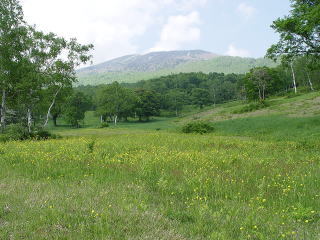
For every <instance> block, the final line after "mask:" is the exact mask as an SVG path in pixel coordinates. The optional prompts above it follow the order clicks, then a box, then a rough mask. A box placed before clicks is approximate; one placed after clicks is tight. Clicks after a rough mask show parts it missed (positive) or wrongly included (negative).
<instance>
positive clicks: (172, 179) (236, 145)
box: [0, 130, 320, 240]
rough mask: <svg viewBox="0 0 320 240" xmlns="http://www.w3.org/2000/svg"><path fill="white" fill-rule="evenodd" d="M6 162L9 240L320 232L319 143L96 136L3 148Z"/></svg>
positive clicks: (1, 207)
mask: <svg viewBox="0 0 320 240" xmlns="http://www.w3.org/2000/svg"><path fill="white" fill-rule="evenodd" d="M80 131H81V130H80ZM97 131H99V130H97ZM100 131H101V132H103V131H104V130H100ZM0 166H1V171H0V239H119V240H120V239H222V240H224V239H225V240H229V239H270V240H274V239H319V238H320V227H319V226H320V224H319V223H320V222H319V220H320V195H319V189H320V178H319V176H320V145H319V143H313V144H309V145H308V144H307V145H306V144H302V143H301V142H299V141H281V142H275V141H269V140H268V141H261V140H257V139H256V140H255V139H249V138H243V137H218V136H214V135H206V136H204V135H203V136H202V135H184V134H176V133H163V132H157V133H156V132H154V133H140V134H114V135H101V136H97V135H96V136H94V137H92V136H87V137H74V138H66V139H61V140H49V141H43V142H41V141H40V142H31V141H30V142H9V143H6V144H2V145H0Z"/></svg>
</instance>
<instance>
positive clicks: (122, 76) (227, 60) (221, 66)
mask: <svg viewBox="0 0 320 240" xmlns="http://www.w3.org/2000/svg"><path fill="white" fill-rule="evenodd" d="M257 66H269V67H274V66H276V64H275V63H274V62H273V61H271V60H268V59H253V58H240V57H228V56H223V57H216V58H213V59H211V60H205V61H198V62H190V63H183V64H180V65H178V66H176V67H174V68H172V69H163V70H158V71H155V72H119V73H99V74H80V75H79V84H82V85H87V84H90V85H98V84H103V83H104V84H107V83H111V82H114V81H118V82H128V83H133V82H138V81H140V80H148V79H151V78H156V77H160V76H164V75H169V74H172V73H180V72H186V73H188V72H204V73H209V72H223V73H226V74H228V73H246V72H248V71H249V70H250V69H251V68H253V67H257Z"/></svg>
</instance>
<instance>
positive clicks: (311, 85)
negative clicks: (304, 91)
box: [306, 71, 314, 91]
mask: <svg viewBox="0 0 320 240" xmlns="http://www.w3.org/2000/svg"><path fill="white" fill-rule="evenodd" d="M306 73H307V77H308V81H309V85H310V88H311V91H314V88H313V84H312V82H311V78H310V74H309V73H308V71H306Z"/></svg>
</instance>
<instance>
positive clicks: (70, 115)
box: [63, 92, 91, 128]
mask: <svg viewBox="0 0 320 240" xmlns="http://www.w3.org/2000/svg"><path fill="white" fill-rule="evenodd" d="M90 106H91V103H90V100H89V99H88V98H87V97H86V96H85V95H84V94H83V93H81V92H74V93H73V94H72V95H71V96H70V97H69V98H68V99H67V101H66V103H65V108H64V111H63V112H64V117H65V119H66V121H67V122H68V123H69V124H71V126H72V127H77V128H78V127H80V121H81V120H83V119H84V117H85V113H86V111H87V110H88V109H90Z"/></svg>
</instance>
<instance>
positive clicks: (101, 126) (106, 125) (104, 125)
mask: <svg viewBox="0 0 320 240" xmlns="http://www.w3.org/2000/svg"><path fill="white" fill-rule="evenodd" d="M108 127H109V124H108V123H106V122H105V123H101V125H100V126H99V128H108Z"/></svg>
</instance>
